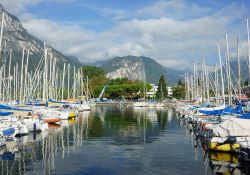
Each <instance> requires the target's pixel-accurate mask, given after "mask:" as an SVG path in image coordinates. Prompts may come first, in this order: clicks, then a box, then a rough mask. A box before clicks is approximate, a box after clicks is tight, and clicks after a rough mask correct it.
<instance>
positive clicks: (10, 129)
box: [3, 128, 15, 136]
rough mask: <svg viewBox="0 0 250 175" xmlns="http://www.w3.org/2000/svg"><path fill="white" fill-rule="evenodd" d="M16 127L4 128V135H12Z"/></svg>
mask: <svg viewBox="0 0 250 175" xmlns="http://www.w3.org/2000/svg"><path fill="white" fill-rule="evenodd" d="M14 132H15V129H14V128H8V129H5V130H3V135H5V136H11V135H12V134H14Z"/></svg>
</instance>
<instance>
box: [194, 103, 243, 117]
mask: <svg viewBox="0 0 250 175" xmlns="http://www.w3.org/2000/svg"><path fill="white" fill-rule="evenodd" d="M199 112H200V113H202V114H205V115H217V116H221V115H224V114H241V113H242V104H239V105H238V106H237V107H236V108H235V109H233V108H232V107H231V106H227V107H225V106H219V107H213V108H200V109H199Z"/></svg>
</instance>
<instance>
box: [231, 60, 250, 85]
mask: <svg viewBox="0 0 250 175" xmlns="http://www.w3.org/2000/svg"><path fill="white" fill-rule="evenodd" d="M230 66H231V70H232V72H233V73H232V77H233V80H234V81H236V80H237V78H238V62H237V61H236V60H233V61H232V62H230ZM240 69H241V82H244V81H245V80H247V79H248V76H249V75H248V63H247V61H246V60H244V61H241V62H240Z"/></svg>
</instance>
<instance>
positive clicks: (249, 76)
mask: <svg viewBox="0 0 250 175" xmlns="http://www.w3.org/2000/svg"><path fill="white" fill-rule="evenodd" d="M246 23H247V45H248V85H249V84H250V37H249V26H248V19H246Z"/></svg>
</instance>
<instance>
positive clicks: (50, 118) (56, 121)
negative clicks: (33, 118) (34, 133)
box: [43, 117, 61, 123]
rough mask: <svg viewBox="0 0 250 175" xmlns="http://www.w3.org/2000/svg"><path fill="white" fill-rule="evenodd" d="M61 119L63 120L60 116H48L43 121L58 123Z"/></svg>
mask: <svg viewBox="0 0 250 175" xmlns="http://www.w3.org/2000/svg"><path fill="white" fill-rule="evenodd" d="M60 121H61V119H60V118H58V117H46V118H44V119H43V122H45V123H58V122H60Z"/></svg>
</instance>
